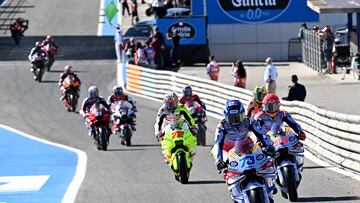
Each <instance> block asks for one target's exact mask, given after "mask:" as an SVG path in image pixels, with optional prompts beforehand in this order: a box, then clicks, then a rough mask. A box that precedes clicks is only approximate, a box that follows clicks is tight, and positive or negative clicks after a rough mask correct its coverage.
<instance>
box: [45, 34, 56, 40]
mask: <svg viewBox="0 0 360 203" xmlns="http://www.w3.org/2000/svg"><path fill="white" fill-rule="evenodd" d="M46 39H47V40H49V41H53V40H54V37H53V36H51V35H48V36H46Z"/></svg>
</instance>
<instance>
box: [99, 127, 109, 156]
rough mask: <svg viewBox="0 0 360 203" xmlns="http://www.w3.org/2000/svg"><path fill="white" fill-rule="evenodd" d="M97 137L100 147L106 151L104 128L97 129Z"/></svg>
mask: <svg viewBox="0 0 360 203" xmlns="http://www.w3.org/2000/svg"><path fill="white" fill-rule="evenodd" d="M99 134H100V136H99V138H100V140H99V141H100V143H99V144H100V146H101V149H102V150H104V151H106V150H107V136H106V130H104V129H102V128H100V129H99Z"/></svg>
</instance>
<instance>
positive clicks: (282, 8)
mask: <svg viewBox="0 0 360 203" xmlns="http://www.w3.org/2000/svg"><path fill="white" fill-rule="evenodd" d="M206 6H207V13H208V16H209V24H224V23H230V22H233V23H234V22H237V23H248V24H258V23H267V22H302V21H307V22H309V21H317V20H318V14H317V13H316V12H314V11H312V10H311V9H310V8H308V7H307V5H306V0H213V1H207V5H206ZM300 11H301V12H300Z"/></svg>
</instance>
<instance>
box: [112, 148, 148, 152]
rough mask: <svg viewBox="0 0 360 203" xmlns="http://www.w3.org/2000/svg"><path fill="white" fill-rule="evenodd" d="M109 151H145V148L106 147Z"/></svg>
mask: <svg viewBox="0 0 360 203" xmlns="http://www.w3.org/2000/svg"><path fill="white" fill-rule="evenodd" d="M107 151H109V152H131V151H145V149H133V148H126V149H108V150H107Z"/></svg>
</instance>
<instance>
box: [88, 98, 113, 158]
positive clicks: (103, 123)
mask: <svg viewBox="0 0 360 203" xmlns="http://www.w3.org/2000/svg"><path fill="white" fill-rule="evenodd" d="M110 118H111V115H110V112H109V111H108V110H107V109H106V108H105V107H104V106H103V105H101V104H93V105H92V106H91V108H90V110H89V113H88V117H87V121H88V124H89V125H90V127H91V128H92V129H93V132H94V140H95V144H96V146H97V149H98V150H104V151H106V150H107V146H108V144H109V138H110V134H111V132H110V128H109V123H110Z"/></svg>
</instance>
